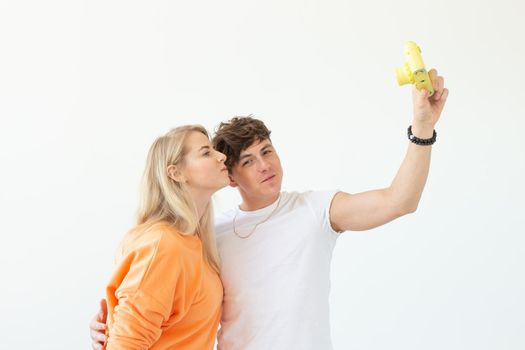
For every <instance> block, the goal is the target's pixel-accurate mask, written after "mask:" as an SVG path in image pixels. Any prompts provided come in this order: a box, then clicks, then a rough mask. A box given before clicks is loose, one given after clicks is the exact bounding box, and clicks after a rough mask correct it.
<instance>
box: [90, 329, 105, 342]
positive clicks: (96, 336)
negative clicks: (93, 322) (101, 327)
mask: <svg viewBox="0 0 525 350" xmlns="http://www.w3.org/2000/svg"><path fill="white" fill-rule="evenodd" d="M106 339H107V337H106V334H104V333H100V332H95V331H91V341H92V342H93V343H100V344H102V345H104V343H105V342H106Z"/></svg>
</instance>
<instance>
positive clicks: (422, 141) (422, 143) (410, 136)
mask: <svg viewBox="0 0 525 350" xmlns="http://www.w3.org/2000/svg"><path fill="white" fill-rule="evenodd" d="M407 134H408V139H409V140H410V142H412V143H415V144H416V145H420V146H431V145H433V144H434V142H436V137H437V133H436V130H434V133H433V134H432V137H431V138H429V139H420V138H419V137H416V136H414V134H412V125H410V126H409V127H408V130H407Z"/></svg>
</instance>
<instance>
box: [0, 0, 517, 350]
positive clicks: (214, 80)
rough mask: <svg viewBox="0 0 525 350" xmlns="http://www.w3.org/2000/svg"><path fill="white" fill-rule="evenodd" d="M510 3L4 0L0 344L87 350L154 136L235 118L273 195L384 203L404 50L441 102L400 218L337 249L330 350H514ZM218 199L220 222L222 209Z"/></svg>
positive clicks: (402, 144) (396, 153) (399, 137)
mask: <svg viewBox="0 0 525 350" xmlns="http://www.w3.org/2000/svg"><path fill="white" fill-rule="evenodd" d="M524 15H525V5H523V2H519V1H512V0H503V1H498V2H489V1H452V0H445V1H440V2H428V1H427V2H424V1H415V0H403V1H397V2H390V1H385V0H383V1H368V2H362V1H360V2H353V1H332V0H324V1H321V0H309V1H287V0H281V1H264V2H263V1H259V2H258V1H246V0H245V1H205V2H202V1H191V2H190V1H184V2H183V1H116V0H104V1H93V0H92V1H78V0H67V1H66V0H63V1H56V0H52V1H11V0H9V1H6V0H2V1H0V118H1V124H0V166H1V171H0V215H1V221H0V223H1V226H0V227H1V231H0V233H1V237H2V240H1V242H2V243H1V247H2V251H1V254H0V269H1V283H2V285H1V288H0V315H1V316H0V322H1V324H0V330H1V331H0V332H1V338H0V344H1V345H0V347H2V348H4V349H81V348H84V349H87V348H89V347H90V345H89V338H88V323H89V320H90V318H91V316H92V315H93V314H94V313H95V312H96V310H97V307H98V305H97V303H98V299H99V298H100V297H101V296H103V293H104V286H105V283H106V282H107V280H108V278H109V275H110V273H111V270H112V268H113V253H114V251H115V248H116V246H117V243H118V242H119V240H120V238H121V237H122V235H123V234H124V233H125V231H126V230H127V229H128V228H129V227H130V226H131V225H132V222H133V214H134V211H135V208H136V204H137V190H138V182H139V178H140V175H141V172H142V168H143V165H144V161H145V156H146V152H147V150H148V147H149V145H150V144H151V142H152V141H153V140H154V138H155V137H157V136H159V135H160V134H162V133H164V132H166V131H167V130H169V129H170V128H171V127H174V126H177V125H180V124H186V123H200V124H203V125H205V126H206V127H207V128H209V129H210V130H213V128H214V127H215V126H216V125H217V124H218V123H219V122H220V121H221V120H226V119H229V118H230V117H232V116H234V115H246V114H250V113H253V114H255V116H256V117H258V118H261V119H263V120H264V121H265V122H266V124H267V125H268V127H269V128H270V129H271V130H272V131H273V133H272V135H273V141H274V143H275V144H276V147H277V149H278V151H279V153H280V156H281V158H282V162H283V165H284V169H285V179H284V189H286V190H306V189H326V188H339V189H342V190H345V191H348V192H360V191H364V190H369V189H373V188H379V187H383V186H387V185H388V184H389V183H390V181H391V180H392V179H393V177H394V175H395V173H396V171H397V169H398V166H399V165H400V163H401V161H402V159H403V157H404V154H405V151H406V147H407V140H406V135H405V130H406V127H407V125H408V124H409V122H410V120H411V99H410V88H408V87H403V88H400V87H397V85H396V82H395V79H394V75H393V71H394V68H395V67H397V66H399V65H401V64H402V63H403V53H402V47H403V43H404V42H405V41H407V40H414V41H416V42H417V43H418V44H420V46H421V47H422V49H423V54H424V58H425V61H426V63H427V65H428V66H430V67H436V68H437V69H438V71H439V72H440V74H442V75H443V76H444V77H445V79H446V84H447V85H448V87H449V88H450V97H449V101H448V102H447V106H446V108H445V111H444V113H443V115H442V119H441V121H440V122H439V124H438V126H437V131H438V142H437V143H436V145H435V147H434V150H433V160H432V165H431V173H430V177H429V179H428V182H427V187H426V189H425V192H424V195H423V198H422V200H421V204H420V206H419V209H418V211H417V212H416V213H415V214H412V215H410V216H407V217H403V218H401V219H399V220H397V221H395V222H393V223H390V224H388V225H386V226H383V227H381V228H378V229H375V230H372V231H369V232H359V233H356V232H348V233H345V234H344V235H343V236H342V237H341V238H340V239H339V241H338V245H337V247H336V250H335V253H334V259H333V271H332V294H331V300H330V301H331V312H332V313H331V315H332V334H333V340H334V346H335V349H337V350H343V349H345V350H346V349H403V350H409V349H414V350H420V349H436V350H437V349H440V350H441V349H450V350H451V349H476V350H482V349H513V350H514V349H516V350H517V349H525V334H524V333H525V316H524V315H525V301H524V298H523V296H524V295H525V277H524V276H525V274H524V271H523V270H524V267H525V257H524V253H525V238H524V233H525V229H524V226H525V225H524V224H525V220H524V218H523V214H524V211H525V210H524V207H525V206H524V204H523V198H524V196H525V189H524V186H523V178H524V177H525V156H524V153H525V141H524V139H523V133H524V127H525V121H524V119H525V108H524V104H523V101H524V98H523V91H524V90H523V82H524V80H525V79H524V78H525V74H524V73H523V62H524V61H525V45H524V40H523V36H524V34H525V26H524V25H523V18H525V16H524ZM238 198H239V197H238V195H237V194H236V192H235V191H234V190H233V189H231V188H228V189H225V190H222V191H221V192H219V193H218V195H217V197H216V208H217V210H222V209H226V208H228V207H231V206H233V205H235V204H236V203H238Z"/></svg>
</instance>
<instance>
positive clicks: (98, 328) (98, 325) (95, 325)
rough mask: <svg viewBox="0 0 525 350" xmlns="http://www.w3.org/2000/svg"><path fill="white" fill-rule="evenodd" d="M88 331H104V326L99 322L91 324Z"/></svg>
mask: <svg viewBox="0 0 525 350" xmlns="http://www.w3.org/2000/svg"><path fill="white" fill-rule="evenodd" d="M89 328H90V329H92V330H94V331H105V330H106V324H105V323H101V322H91V325H90V326H89Z"/></svg>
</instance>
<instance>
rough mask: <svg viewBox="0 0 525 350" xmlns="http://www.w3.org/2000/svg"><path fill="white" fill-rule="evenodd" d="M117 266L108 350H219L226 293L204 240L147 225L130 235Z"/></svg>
mask: <svg viewBox="0 0 525 350" xmlns="http://www.w3.org/2000/svg"><path fill="white" fill-rule="evenodd" d="M116 260H117V268H116V270H115V272H114V274H113V276H112V277H111V280H110V282H109V284H108V286H107V288H106V293H107V300H108V320H107V324H108V343H107V346H106V348H107V350H115V349H119V350H120V349H155V350H161V349H180V350H206V349H213V345H214V343H215V336H216V333H217V328H218V326H219V320H220V315H221V304H222V297H223V289H222V284H221V281H220V279H219V276H218V274H217V273H216V272H215V271H214V270H213V269H212V268H211V267H210V266H209V265H208V264H207V263H206V262H205V259H204V257H203V254H202V243H201V240H200V238H199V237H198V236H196V235H191V236H188V235H182V234H181V233H180V232H178V231H177V230H176V229H174V228H173V227H171V226H169V224H167V223H162V222H161V223H157V224H154V225H149V226H147V227H145V226H144V225H142V226H139V227H137V228H135V229H134V230H132V231H130V232H129V233H127V234H126V236H125V237H124V240H123V241H122V243H121V246H120V249H119V252H118V253H117V257H116Z"/></svg>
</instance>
